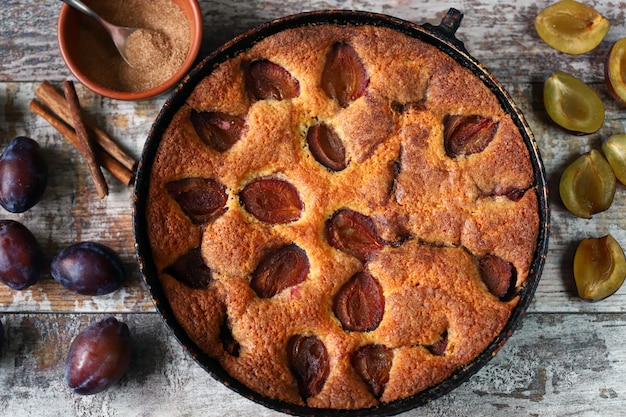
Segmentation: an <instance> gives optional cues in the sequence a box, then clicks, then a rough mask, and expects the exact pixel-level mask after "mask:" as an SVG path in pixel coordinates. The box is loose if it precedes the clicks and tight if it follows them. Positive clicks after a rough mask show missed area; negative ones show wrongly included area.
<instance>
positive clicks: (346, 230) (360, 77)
mask: <svg viewBox="0 0 626 417" xmlns="http://www.w3.org/2000/svg"><path fill="white" fill-rule="evenodd" d="M146 216H147V217H146V224H147V225H148V226H147V227H148V236H149V241H150V250H151V252H152V256H153V258H154V262H155V266H156V269H157V271H158V277H159V281H160V283H161V285H162V288H163V290H164V293H165V295H166V297H167V299H168V301H169V304H170V306H171V309H172V311H173V313H174V316H175V318H176V320H177V321H178V322H179V323H180V325H181V326H182V328H183V329H184V330H185V332H186V333H187V335H188V336H189V338H190V339H191V340H193V342H194V343H195V344H196V345H197V346H198V347H199V348H200V349H201V350H202V351H204V352H205V353H206V354H207V355H208V356H209V357H212V358H215V359H216V360H217V361H219V363H220V364H221V366H222V367H223V369H224V370H226V371H227V372H228V373H229V374H230V375H231V376H233V377H234V378H235V379H237V380H239V381H241V382H242V383H243V384H245V385H246V386H247V387H249V388H250V389H252V390H254V391H255V392H258V393H259V394H260V395H262V396H264V397H266V398H270V399H276V400H280V401H284V402H288V403H294V404H299V405H304V406H308V407H312V408H329V409H330V408H332V409H361V408H368V407H373V406H376V405H378V404H383V403H387V402H391V401H394V400H398V399H402V398H406V397H409V396H412V395H415V394H416V393H419V392H421V391H423V390H425V389H427V388H429V387H432V386H434V385H436V384H438V383H440V382H442V381H443V380H445V379H446V378H448V377H449V376H450V375H451V374H452V373H453V372H455V370H457V369H459V368H460V367H462V366H463V365H466V364H468V363H470V362H471V361H472V360H473V359H475V358H476V357H477V356H478V355H479V354H480V353H481V352H483V351H484V350H485V349H486V348H487V347H488V346H489V345H490V344H491V343H492V342H493V341H494V339H495V338H496V337H497V336H498V335H499V333H500V332H501V331H502V329H503V328H504V326H505V325H506V323H507V321H508V320H509V317H510V316H511V313H512V310H513V309H514V307H515V306H516V304H517V303H518V301H519V292H520V290H521V289H522V288H523V287H524V285H525V283H526V280H527V277H528V276H529V271H530V268H531V264H532V261H533V257H534V253H535V250H536V246H537V237H538V230H539V221H540V220H539V209H538V199H537V190H536V187H535V185H534V175H533V166H532V162H531V159H530V155H529V151H528V147H527V146H526V144H525V142H524V140H523V137H522V135H521V133H520V131H519V129H518V127H516V125H515V123H514V121H513V120H512V118H511V117H510V116H509V115H508V114H507V113H506V112H505V111H504V110H503V108H502V106H501V104H500V102H499V101H498V99H497V97H496V96H495V95H494V93H493V92H492V91H491V90H490V89H489V88H488V87H487V86H486V85H485V83H484V82H483V81H481V80H480V79H479V78H478V77H477V76H476V75H474V74H473V73H472V72H471V71H470V70H468V69H467V68H465V67H464V66H462V65H459V64H458V63H457V62H456V61H455V60H454V59H452V58H451V57H450V56H448V55H447V54H445V53H443V52H441V51H440V50H438V49H437V48H436V47H434V46H432V45H430V44H428V43H426V42H424V41H421V40H419V39H416V38H413V37H410V36H408V35H405V34H402V33H399V32H398V31H395V30H393V29H389V28H384V27H377V26H371V25H334V24H324V25H317V26H305V27H300V28H292V29H285V30H282V31H280V32H278V33H276V34H272V35H271V36H268V37H265V38H264V39H262V40H260V41H259V42H258V43H255V44H254V45H252V46H251V47H249V48H248V49H246V50H244V51H240V52H238V53H237V54H236V55H234V56H231V57H229V58H228V59H226V60H225V61H223V62H221V63H219V64H218V65H216V66H215V67H214V68H211V70H210V72H209V73H207V74H206V75H205V76H203V78H199V81H198V82H197V83H196V84H195V85H194V86H193V91H192V92H191V93H190V95H189V97H188V98H187V99H186V100H185V103H184V105H182V106H180V108H178V109H175V113H174V116H173V118H172V120H171V122H169V125H168V127H167V128H166V129H165V130H164V133H163V135H162V137H161V138H160V142H159V144H158V148H157V149H156V154H155V158H154V160H153V165H152V168H151V171H150V173H149V189H148V199H147V206H146Z"/></svg>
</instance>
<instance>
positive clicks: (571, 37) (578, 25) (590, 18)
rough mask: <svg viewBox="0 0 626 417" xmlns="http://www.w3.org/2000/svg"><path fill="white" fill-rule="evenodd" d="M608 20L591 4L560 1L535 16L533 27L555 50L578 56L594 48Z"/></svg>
mask: <svg viewBox="0 0 626 417" xmlns="http://www.w3.org/2000/svg"><path fill="white" fill-rule="evenodd" d="M610 26H611V23H610V22H609V20H608V19H607V18H605V17H604V16H602V15H601V14H600V13H598V11H597V10H595V9H594V8H593V7H591V6H588V5H586V4H583V3H580V2H577V1H574V0H562V1H559V2H557V3H555V4H553V5H551V6H548V7H546V8H545V9H543V10H542V11H541V12H539V14H538V15H537V17H535V29H536V30H537V34H538V35H539V37H540V38H541V39H543V41H544V42H545V43H547V44H548V45H549V46H551V47H552V48H554V49H556V50H557V51H560V52H564V53H567V54H573V55H580V54H584V53H586V52H589V51H591V50H593V49H595V48H596V47H597V46H598V45H599V44H600V42H602V40H603V39H604V37H605V36H606V34H607V33H608V31H609V28H610Z"/></svg>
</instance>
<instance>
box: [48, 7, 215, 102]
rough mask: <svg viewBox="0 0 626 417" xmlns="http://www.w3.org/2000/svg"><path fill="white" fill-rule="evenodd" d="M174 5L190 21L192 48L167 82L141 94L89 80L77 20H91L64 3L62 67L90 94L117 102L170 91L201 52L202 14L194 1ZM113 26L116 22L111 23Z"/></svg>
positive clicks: (59, 31)
mask: <svg viewBox="0 0 626 417" xmlns="http://www.w3.org/2000/svg"><path fill="white" fill-rule="evenodd" d="M172 1H173V2H174V3H176V4H177V5H178V6H179V7H180V8H181V10H182V11H183V13H184V14H185V16H186V17H187V20H188V21H189V26H190V29H191V45H190V49H189V53H188V54H187V58H186V59H185V61H184V62H183V65H182V66H181V67H180V68H179V69H178V71H176V73H174V75H172V76H171V77H170V78H169V79H168V80H166V81H165V82H163V83H161V84H160V85H157V86H155V87H152V88H150V89H147V90H143V91H117V90H114V89H111V88H108V87H105V86H102V85H100V84H98V83H97V82H95V81H94V80H92V79H90V77H89V75H88V74H87V73H85V71H84V70H83V68H82V67H81V59H80V51H79V43H78V42H77V41H78V38H79V35H78V31H79V27H80V24H79V22H80V19H90V18H89V17H88V16H86V15H84V14H82V13H81V12H79V11H78V10H76V9H74V8H72V7H70V6H69V5H67V4H63V5H62V6H61V11H60V12H59V19H58V23H57V40H58V43H59V49H60V50H61V55H62V56H63V60H64V61H65V64H66V65H67V67H68V68H69V70H70V71H71V72H72V74H73V75H74V77H76V79H78V81H80V82H81V83H82V84H83V85H84V86H85V87H87V88H89V89H90V90H92V91H93V92H95V93H97V94H99V95H101V96H104V97H108V98H112V99H116V100H126V101H138V100H145V99H149V98H153V97H157V96H159V95H161V94H164V93H166V92H168V91H169V90H172V89H173V88H174V87H175V86H176V84H178V82H179V81H180V80H181V79H182V78H183V77H184V76H185V75H186V74H187V73H188V72H189V70H190V69H191V68H192V67H193V65H194V63H195V60H196V58H197V56H198V52H199V51H200V45H201V43H202V30H203V21H202V11H201V10H200V6H199V4H198V1H197V0H172ZM84 3H85V4H87V6H89V4H90V1H89V0H84ZM112 23H115V22H112Z"/></svg>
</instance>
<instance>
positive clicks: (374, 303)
mask: <svg viewBox="0 0 626 417" xmlns="http://www.w3.org/2000/svg"><path fill="white" fill-rule="evenodd" d="M333 311H334V313H335V316H337V318H338V319H339V321H340V322H341V325H342V327H343V329H344V330H347V331H352V332H369V331H372V330H374V329H376V328H377V327H378V325H379V324H380V322H381V320H382V319H383V313H384V312H385V296H384V294H383V290H382V288H381V286H380V284H379V283H378V281H377V280H376V279H375V278H374V277H373V276H372V275H371V274H370V273H369V272H368V271H362V272H359V273H358V274H356V275H354V276H353V277H352V278H350V280H349V281H348V282H347V283H345V284H344V285H343V287H341V289H340V290H339V292H338V293H337V295H336V296H335V302H334V305H333Z"/></svg>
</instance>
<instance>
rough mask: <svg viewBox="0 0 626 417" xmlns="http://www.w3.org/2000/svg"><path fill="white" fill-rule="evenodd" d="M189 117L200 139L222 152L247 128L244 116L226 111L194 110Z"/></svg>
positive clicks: (239, 137)
mask: <svg viewBox="0 0 626 417" xmlns="http://www.w3.org/2000/svg"><path fill="white" fill-rule="evenodd" d="M189 118H190V120H191V124H192V125H193V127H194V129H195V130H196V133H197V134H198V137H199V138H200V140H202V142H204V143H205V144H206V145H207V146H209V147H210V148H212V149H214V150H216V151H218V152H221V153H223V152H226V151H227V150H229V149H230V148H231V147H232V146H233V145H234V144H235V143H237V141H238V140H239V139H241V136H242V134H243V131H244V128H245V120H244V119H243V118H242V117H239V116H233V115H230V114H226V113H220V112H199V111H195V110H192V111H191V113H190V115H189Z"/></svg>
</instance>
